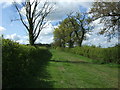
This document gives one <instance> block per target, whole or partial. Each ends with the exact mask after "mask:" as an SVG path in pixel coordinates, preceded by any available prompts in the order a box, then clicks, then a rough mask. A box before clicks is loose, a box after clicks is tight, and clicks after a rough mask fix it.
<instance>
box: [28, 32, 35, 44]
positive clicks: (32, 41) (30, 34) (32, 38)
mask: <svg viewBox="0 0 120 90" xmlns="http://www.w3.org/2000/svg"><path fill="white" fill-rule="evenodd" d="M34 42H35V41H34V37H33V33H30V32H29V43H30V45H31V46H34Z"/></svg>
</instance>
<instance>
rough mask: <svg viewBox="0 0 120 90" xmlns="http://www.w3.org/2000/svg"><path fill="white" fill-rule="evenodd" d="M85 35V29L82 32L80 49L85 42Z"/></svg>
mask: <svg viewBox="0 0 120 90" xmlns="http://www.w3.org/2000/svg"><path fill="white" fill-rule="evenodd" d="M84 35H85V30H84V29H83V30H82V36H81V38H80V41H79V47H81V46H82V42H83V39H84Z"/></svg>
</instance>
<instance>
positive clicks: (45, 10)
mask: <svg viewBox="0 0 120 90" xmlns="http://www.w3.org/2000/svg"><path fill="white" fill-rule="evenodd" d="M13 4H14V6H15V8H16V10H17V12H18V14H19V17H20V20H21V22H22V24H23V25H24V26H25V28H26V29H27V31H28V34H29V43H30V45H32V46H34V43H35V41H36V39H37V38H38V36H39V34H40V32H41V30H42V29H43V28H44V27H45V25H46V22H47V21H46V20H45V18H46V17H47V16H48V15H49V14H50V12H51V11H52V10H53V5H52V4H50V2H47V1H46V2H44V3H42V2H40V1H38V0H33V1H32V2H31V1H30V0H26V1H25V2H21V3H20V4H18V3H17V2H15V1H14V2H13ZM41 5H42V7H41ZM22 8H24V11H25V13H24V14H22V13H21V9H22Z"/></svg>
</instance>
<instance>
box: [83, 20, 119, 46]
mask: <svg viewBox="0 0 120 90" xmlns="http://www.w3.org/2000/svg"><path fill="white" fill-rule="evenodd" d="M99 21H100V19H97V20H95V21H94V22H93V23H92V25H94V26H95V27H94V29H93V32H90V34H88V33H87V34H86V36H87V38H88V40H86V41H83V45H86V44H87V45H96V46H99V45H101V46H102V47H103V48H107V47H112V46H114V45H115V44H117V43H118V38H115V37H114V38H112V39H111V41H110V42H108V38H107V37H105V36H104V35H99V34H98V33H99V32H100V29H102V28H103V23H102V24H100V23H99Z"/></svg>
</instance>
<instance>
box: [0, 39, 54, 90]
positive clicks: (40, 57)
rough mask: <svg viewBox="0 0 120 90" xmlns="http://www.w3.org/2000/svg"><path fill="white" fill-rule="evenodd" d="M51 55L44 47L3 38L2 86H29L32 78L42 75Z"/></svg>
mask: <svg viewBox="0 0 120 90" xmlns="http://www.w3.org/2000/svg"><path fill="white" fill-rule="evenodd" d="M51 56H52V55H51V53H50V52H49V51H48V50H47V49H45V48H39V47H38V48H35V47H33V46H25V45H20V44H18V43H16V42H13V41H11V40H8V39H7V40H6V39H3V44H2V57H3V60H2V64H3V68H2V69H3V80H2V81H3V88H16V87H17V88H18V87H30V84H31V82H32V80H35V79H37V78H38V77H39V78H42V76H44V75H43V72H44V71H45V66H46V65H47V63H48V61H49V60H50V58H51ZM38 75H39V76H38Z"/></svg>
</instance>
